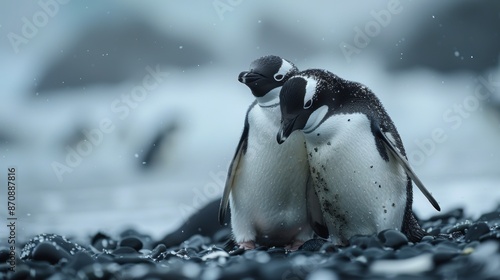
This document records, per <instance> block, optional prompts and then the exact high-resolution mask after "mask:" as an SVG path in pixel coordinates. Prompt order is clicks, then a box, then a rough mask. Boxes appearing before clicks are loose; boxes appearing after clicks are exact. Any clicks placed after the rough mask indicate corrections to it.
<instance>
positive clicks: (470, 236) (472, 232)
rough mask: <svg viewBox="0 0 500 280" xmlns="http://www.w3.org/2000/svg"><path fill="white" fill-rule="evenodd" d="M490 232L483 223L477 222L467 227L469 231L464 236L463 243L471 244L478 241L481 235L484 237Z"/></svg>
mask: <svg viewBox="0 0 500 280" xmlns="http://www.w3.org/2000/svg"><path fill="white" fill-rule="evenodd" d="M489 232H490V227H489V226H488V225H487V224H486V223H484V222H479V223H476V224H473V225H471V226H470V227H469V230H468V231H467V233H466V234H465V237H464V239H465V242H471V241H475V240H479V238H480V237H481V236H482V235H485V234H487V233H489Z"/></svg>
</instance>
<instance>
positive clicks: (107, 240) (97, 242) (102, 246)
mask: <svg viewBox="0 0 500 280" xmlns="http://www.w3.org/2000/svg"><path fill="white" fill-rule="evenodd" d="M91 244H92V247H93V248H94V249H95V250H97V251H99V252H102V251H103V250H114V249H116V247H117V245H118V242H116V240H114V239H113V238H111V237H109V236H108V235H106V234H104V233H101V232H99V233H97V234H96V235H94V237H93V238H92V240H91Z"/></svg>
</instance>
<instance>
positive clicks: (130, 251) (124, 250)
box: [112, 247, 138, 255]
mask: <svg viewBox="0 0 500 280" xmlns="http://www.w3.org/2000/svg"><path fill="white" fill-rule="evenodd" d="M112 254H113V255H134V254H138V252H137V251H136V250H135V249H134V248H132V247H119V248H118V249H115V250H113V252H112Z"/></svg>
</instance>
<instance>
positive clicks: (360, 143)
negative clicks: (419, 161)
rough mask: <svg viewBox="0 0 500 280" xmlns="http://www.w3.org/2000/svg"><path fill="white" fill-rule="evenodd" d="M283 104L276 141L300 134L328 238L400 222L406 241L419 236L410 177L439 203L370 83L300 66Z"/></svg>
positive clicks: (286, 88) (337, 239)
mask: <svg viewBox="0 0 500 280" xmlns="http://www.w3.org/2000/svg"><path fill="white" fill-rule="evenodd" d="M280 107H281V113H282V119H281V127H280V130H279V132H278V134H277V141H278V143H283V142H285V140H287V138H288V137H291V136H293V137H295V136H296V135H297V134H301V135H304V136H305V140H306V147H307V153H308V160H309V165H310V169H311V174H312V177H313V181H314V187H315V189H316V192H317V194H318V196H319V200H320V206H321V209H322V212H323V218H324V220H325V222H326V225H327V227H328V231H329V234H330V237H331V239H332V241H334V242H337V243H338V244H346V243H347V242H348V239H349V238H350V237H352V236H354V235H358V234H360V235H368V234H374V233H377V232H379V231H381V230H384V229H399V230H401V231H402V232H403V233H404V234H406V235H407V237H408V238H409V240H410V241H418V240H420V239H421V238H422V237H423V235H424V231H423V230H422V229H421V228H420V226H419V224H418V223H417V220H416V218H415V216H414V215H413V212H412V202H413V193H412V180H413V182H415V184H416V185H417V186H418V187H419V188H420V190H421V191H422V192H423V193H424V195H425V196H426V197H427V199H428V200H429V201H430V202H431V204H432V205H433V206H434V207H435V208H436V209H437V210H440V208H439V205H438V203H437V202H436V200H435V199H434V198H433V197H432V195H431V194H430V193H429V192H428V191H427V190H426V188H425V187H424V185H423V184H422V182H421V181H420V180H419V179H418V177H417V176H416V175H415V173H414V172H413V171H412V169H411V167H410V165H409V163H408V161H407V159H406V153H405V149H404V147H403V143H402V141H401V138H400V136H399V133H398V131H397V129H396V127H395V125H394V123H393V122H392V120H391V118H390V117H389V115H388V114H387V112H386V111H385V109H384V107H383V106H382V103H381V102H380V101H379V99H378V98H377V97H376V96H375V94H374V93H373V92H372V91H371V90H370V89H368V88H367V87H365V86H364V85H362V84H359V83H356V82H351V81H347V80H344V79H342V78H340V77H338V76H336V75H334V74H332V73H331V72H328V71H326V70H319V69H311V70H305V71H303V72H300V73H299V74H297V75H295V76H294V77H291V78H290V79H289V80H288V81H287V82H286V83H285V84H284V85H283V87H282V89H281V92H280ZM295 130H301V133H294V134H292V132H294V131H295ZM291 134H292V135H291ZM287 141H288V140H287ZM285 144H286V142H285Z"/></svg>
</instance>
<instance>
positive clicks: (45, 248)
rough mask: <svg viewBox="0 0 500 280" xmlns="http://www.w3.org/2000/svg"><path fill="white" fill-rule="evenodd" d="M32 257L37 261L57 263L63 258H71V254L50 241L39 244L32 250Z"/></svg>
mask: <svg viewBox="0 0 500 280" xmlns="http://www.w3.org/2000/svg"><path fill="white" fill-rule="evenodd" d="M31 256H32V257H31V258H32V259H33V260H35V261H47V262H49V263H50V264H56V263H58V262H59V261H60V260H62V259H66V260H69V259H71V256H70V255H69V254H68V252H66V251H65V250H63V249H62V248H61V247H59V246H58V245H54V244H53V243H49V242H42V243H40V244H38V245H37V246H36V247H35V248H34V249H33V251H32V255H31Z"/></svg>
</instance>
